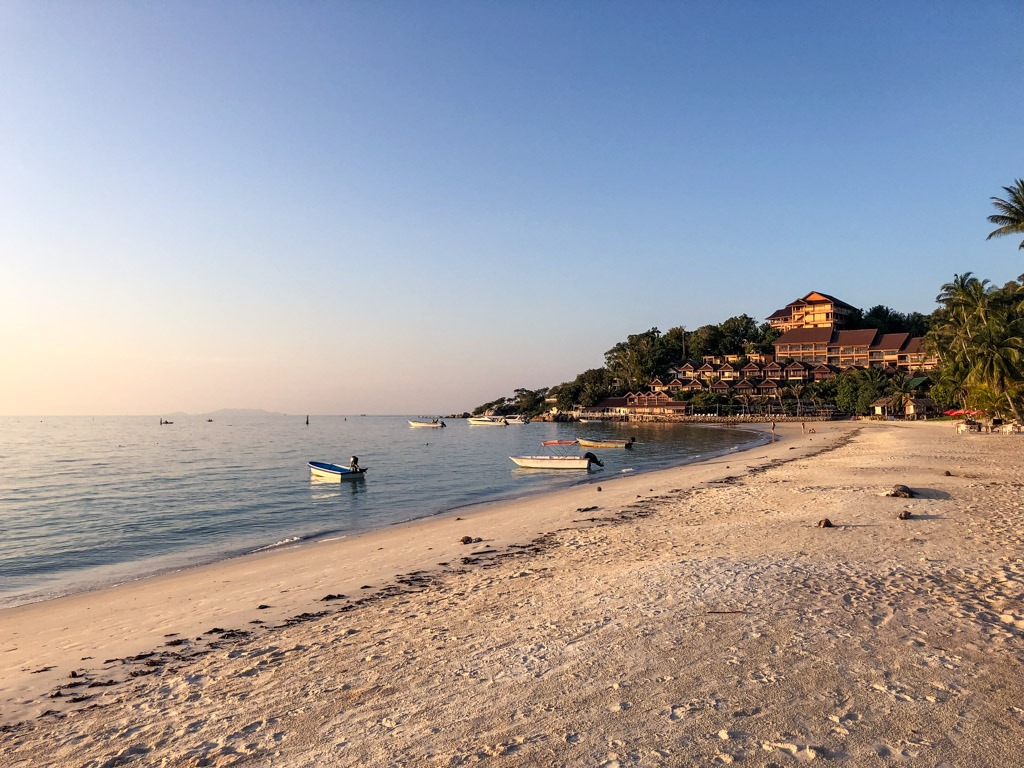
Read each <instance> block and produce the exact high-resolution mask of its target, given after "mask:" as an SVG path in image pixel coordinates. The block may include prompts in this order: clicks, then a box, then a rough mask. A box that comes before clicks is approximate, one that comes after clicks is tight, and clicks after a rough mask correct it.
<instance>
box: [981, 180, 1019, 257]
mask: <svg viewBox="0 0 1024 768" xmlns="http://www.w3.org/2000/svg"><path fill="white" fill-rule="evenodd" d="M1003 191H1004V192H1006V199H1005V200H1003V199H1002V198H999V197H993V198H992V205H993V206H995V209H996V210H997V211H998V213H994V214H992V215H991V216H989V217H988V220H989V222H991V223H992V224H995V225H996V227H997V229H995V230H993V231H992V232H990V233H989V235H988V237H987V238H985V239H986V240H991V239H992V238H993V237H1006V236H1007V235H1020V234H1024V179H1017V180H1016V181H1015V182H1014V183H1013V186H1012V187H1003ZM1019 247H1020V249H1024V240H1022V241H1021V243H1020V246H1019Z"/></svg>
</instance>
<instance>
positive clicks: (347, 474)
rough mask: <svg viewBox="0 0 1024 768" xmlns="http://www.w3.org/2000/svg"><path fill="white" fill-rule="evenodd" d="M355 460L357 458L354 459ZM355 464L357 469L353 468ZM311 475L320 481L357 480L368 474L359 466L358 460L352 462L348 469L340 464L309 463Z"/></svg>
mask: <svg viewBox="0 0 1024 768" xmlns="http://www.w3.org/2000/svg"><path fill="white" fill-rule="evenodd" d="M352 458H353V459H355V457H354V456H353V457H352ZM352 464H355V467H354V468H353V467H352ZM309 473H310V475H311V476H312V477H315V478H317V479H319V480H338V481H341V480H345V479H348V480H356V479H358V478H361V477H363V476H364V475H365V474H366V470H365V469H363V468H362V467H360V466H359V462H358V460H356V461H354V462H350V463H349V466H348V467H343V466H341V465H340V464H331V463H330V462H326V461H311V462H309Z"/></svg>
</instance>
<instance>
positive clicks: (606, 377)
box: [557, 368, 612, 411]
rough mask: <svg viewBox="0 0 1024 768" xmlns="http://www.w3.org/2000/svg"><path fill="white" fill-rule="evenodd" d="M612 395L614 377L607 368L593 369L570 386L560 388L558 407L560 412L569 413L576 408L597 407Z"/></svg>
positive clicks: (563, 385)
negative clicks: (597, 404)
mask: <svg viewBox="0 0 1024 768" xmlns="http://www.w3.org/2000/svg"><path fill="white" fill-rule="evenodd" d="M611 393H612V376H611V373H610V372H609V371H608V369H607V368H591V369H590V370H588V371H584V372H583V373H581V374H580V375H579V376H577V377H576V378H575V379H573V380H572V381H571V382H569V383H568V384H562V385H560V386H559V387H558V394H557V398H558V400H557V405H558V409H559V410H560V411H569V410H572V409H573V408H575V407H576V406H578V405H579V406H583V407H584V408H586V407H589V406H591V405H595V404H596V403H598V402H599V401H600V400H602V399H603V398H605V397H608V396H609V395H610V394H611Z"/></svg>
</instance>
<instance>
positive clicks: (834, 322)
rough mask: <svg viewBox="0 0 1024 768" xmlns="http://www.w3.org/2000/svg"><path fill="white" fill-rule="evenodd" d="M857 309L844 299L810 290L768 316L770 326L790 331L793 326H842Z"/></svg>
mask: <svg viewBox="0 0 1024 768" xmlns="http://www.w3.org/2000/svg"><path fill="white" fill-rule="evenodd" d="M856 311H857V308H856V307H853V306H850V305H849V304H847V303H846V302H845V301H840V300H839V299H837V298H836V297H835V296H829V295H828V294H827V293H821V292H820V291H811V292H810V293H808V294H807V295H806V296H804V297H803V298H802V299H797V300H796V301H792V302H790V303H789V304H787V305H786V306H784V307H783V308H782V309H777V310H775V311H774V312H773V313H772V314H770V315H769V316H768V322H769V323H770V324H771V326H772V328H778V329H779V330H780V331H783V332H785V331H791V330H793V329H794V328H842V327H843V326H844V325H846V323H847V321H848V320H849V318H850V316H851V315H853V314H854V313H855V312H856Z"/></svg>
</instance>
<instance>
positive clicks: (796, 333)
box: [772, 328, 832, 347]
mask: <svg viewBox="0 0 1024 768" xmlns="http://www.w3.org/2000/svg"><path fill="white" fill-rule="evenodd" d="M831 338H832V329H831V328H794V329H792V330H790V331H786V332H785V333H784V334H782V335H781V336H779V338H777V339H776V340H775V341H774V342H772V343H773V344H775V346H776V347H778V346H779V345H780V344H814V343H818V344H827V343H828V341H829V339H831Z"/></svg>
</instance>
